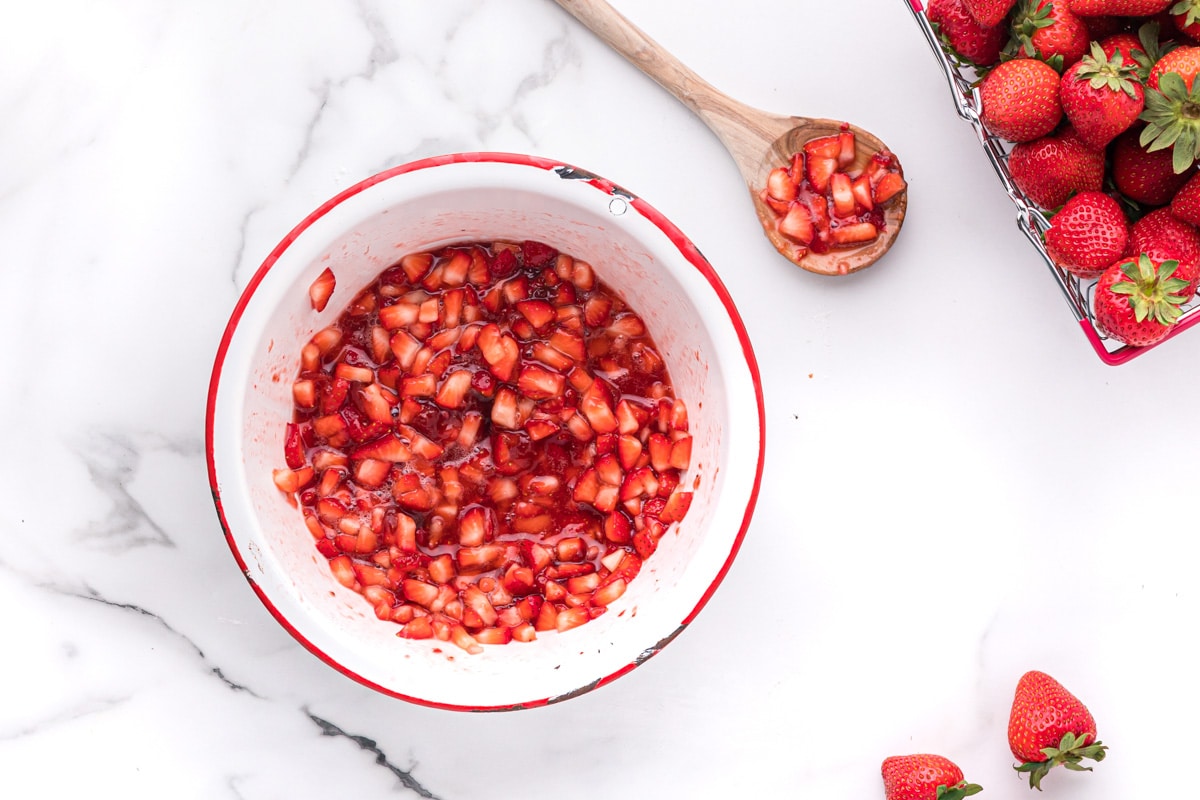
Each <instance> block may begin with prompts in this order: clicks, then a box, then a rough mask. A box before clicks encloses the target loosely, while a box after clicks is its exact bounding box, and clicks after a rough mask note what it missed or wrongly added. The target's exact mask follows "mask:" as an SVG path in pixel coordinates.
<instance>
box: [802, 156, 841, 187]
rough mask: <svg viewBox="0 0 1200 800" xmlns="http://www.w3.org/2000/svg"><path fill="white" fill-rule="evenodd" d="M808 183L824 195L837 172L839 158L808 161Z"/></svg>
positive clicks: (811, 158) (811, 159)
mask: <svg viewBox="0 0 1200 800" xmlns="http://www.w3.org/2000/svg"><path fill="white" fill-rule="evenodd" d="M807 169H808V176H807V177H808V182H809V183H810V184H812V187H813V189H814V190H816V191H818V192H821V193H824V192H825V191H826V190H827V189H829V180H830V178H832V177H833V174H834V173H835V172H836V171H837V158H836V157H834V158H813V157H809V159H808V161H807Z"/></svg>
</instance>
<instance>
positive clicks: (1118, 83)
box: [1076, 42, 1138, 100]
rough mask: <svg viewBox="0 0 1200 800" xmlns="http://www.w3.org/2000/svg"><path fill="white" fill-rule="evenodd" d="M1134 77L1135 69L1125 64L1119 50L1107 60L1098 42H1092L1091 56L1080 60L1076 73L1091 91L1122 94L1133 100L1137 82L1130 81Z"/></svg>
mask: <svg viewBox="0 0 1200 800" xmlns="http://www.w3.org/2000/svg"><path fill="white" fill-rule="evenodd" d="M1136 76H1137V67H1135V66H1134V65H1133V64H1126V63H1125V57H1124V56H1122V55H1121V51H1120V50H1117V51H1116V52H1114V53H1113V55H1112V58H1109V57H1108V56H1106V55H1104V48H1102V47H1101V46H1100V43H1099V42H1092V52H1091V54H1090V55H1086V56H1084V57H1083V58H1082V59H1080V64H1079V72H1077V73H1076V77H1078V78H1079V80H1081V81H1086V82H1087V85H1088V86H1090V87H1091V88H1093V89H1108V90H1109V91H1111V92H1124V93H1125V94H1127V95H1129V96H1130V97H1132V98H1133V99H1134V100H1137V99H1138V94H1137V82H1136V81H1135V80H1131V79H1133V78H1136Z"/></svg>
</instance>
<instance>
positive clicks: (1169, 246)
mask: <svg viewBox="0 0 1200 800" xmlns="http://www.w3.org/2000/svg"><path fill="white" fill-rule="evenodd" d="M1142 253H1145V254H1146V255H1148V256H1149V257H1150V260H1151V261H1156V262H1159V263H1161V262H1163V261H1178V262H1179V266H1178V267H1176V268H1175V274H1174V275H1172V277H1174V278H1179V279H1180V280H1182V281H1185V282H1186V283H1187V286H1186V287H1185V288H1184V289H1182V290H1180V292H1179V294H1180V295H1181V296H1182V297H1183V299H1184V302H1187V301H1188V300H1191V299H1192V297H1194V296H1195V294H1196V286H1197V284H1198V283H1200V230H1198V229H1197V228H1196V226H1194V225H1191V224H1190V223H1187V222H1184V221H1183V220H1181V219H1179V218H1178V217H1176V216H1175V214H1174V213H1172V211H1171V209H1170V208H1157V209H1155V210H1154V211H1151V212H1150V213H1149V214H1147V215H1146V216H1144V217H1142V218H1141V219H1139V220H1138V221H1137V222H1135V223H1133V226H1132V227H1130V229H1129V244H1128V245H1126V249H1125V257H1126V258H1127V259H1128V258H1136V257H1137V256H1139V255H1141V254H1142Z"/></svg>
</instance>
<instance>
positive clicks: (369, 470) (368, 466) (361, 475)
mask: <svg viewBox="0 0 1200 800" xmlns="http://www.w3.org/2000/svg"><path fill="white" fill-rule="evenodd" d="M391 471H392V465H391V464H390V463H389V462H387V461H382V460H379V459H374V458H364V459H363V460H362V461H359V462H358V463H356V464H355V465H354V482H355V483H357V484H358V485H359V486H365V487H366V488H368V489H378V488H379V487H380V486H383V484H384V482H385V481H386V480H387V478H388V475H389V474H390V473H391Z"/></svg>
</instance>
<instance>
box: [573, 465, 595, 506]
mask: <svg viewBox="0 0 1200 800" xmlns="http://www.w3.org/2000/svg"><path fill="white" fill-rule="evenodd" d="M599 490H600V475H599V474H598V473H597V472H596V470H595V468H594V467H588V468H587V469H586V470H584V471H583V473H582V474H581V475H580V476H579V478H578V479H577V480H576V481H575V488H574V490H573V492H572V499H574V500H575V502H577V503H591V502H593V501H594V500H595V499H596V493H597V492H598V491H599Z"/></svg>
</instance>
